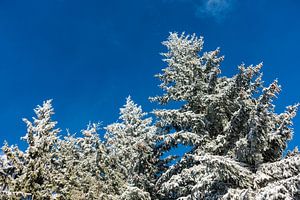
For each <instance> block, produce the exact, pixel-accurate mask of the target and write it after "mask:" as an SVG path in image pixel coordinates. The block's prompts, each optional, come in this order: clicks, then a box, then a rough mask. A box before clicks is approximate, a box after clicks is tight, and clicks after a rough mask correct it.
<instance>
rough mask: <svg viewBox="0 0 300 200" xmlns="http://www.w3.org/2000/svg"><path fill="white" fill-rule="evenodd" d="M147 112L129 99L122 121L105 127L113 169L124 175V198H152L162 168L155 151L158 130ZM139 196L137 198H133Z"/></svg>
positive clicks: (121, 116) (122, 114)
mask: <svg viewBox="0 0 300 200" xmlns="http://www.w3.org/2000/svg"><path fill="white" fill-rule="evenodd" d="M146 114H147V113H144V112H143V111H142V108H141V106H138V105H136V104H135V103H134V102H133V101H132V100H131V97H130V96H129V97H128V98H127V100H126V104H125V105H124V107H123V108H121V109H120V117H119V119H120V120H121V122H117V123H113V124H111V125H109V126H107V127H106V130H107V133H106V135H105V138H106V146H107V148H108V152H109V156H110V157H111V158H112V159H114V160H115V163H112V164H113V165H114V166H113V167H114V168H116V169H118V170H119V171H120V172H121V173H123V174H124V177H126V178H125V180H126V182H127V183H128V188H127V189H128V191H125V192H124V194H123V195H122V198H125V197H124V195H125V196H127V197H126V198H125V199H128V197H129V196H130V195H132V197H131V199H150V194H151V192H152V191H153V188H154V184H155V180H156V176H157V173H158V169H159V156H160V154H159V152H157V151H156V143H157V137H156V127H154V126H153V125H151V123H152V119H151V118H144V117H145V116H146ZM134 193H136V195H134Z"/></svg>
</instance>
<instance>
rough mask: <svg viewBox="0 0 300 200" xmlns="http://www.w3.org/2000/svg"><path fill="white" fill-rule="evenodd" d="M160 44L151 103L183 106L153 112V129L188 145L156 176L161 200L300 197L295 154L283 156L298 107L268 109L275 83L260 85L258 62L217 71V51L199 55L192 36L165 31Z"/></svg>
mask: <svg viewBox="0 0 300 200" xmlns="http://www.w3.org/2000/svg"><path fill="white" fill-rule="evenodd" d="M163 44H164V45H165V46H166V47H167V48H168V52H167V53H164V54H163V56H165V59H164V61H166V63H167V65H168V66H167V67H166V68H165V69H163V70H162V71H163V73H162V74H158V75H157V77H158V78H159V79H160V80H161V82H162V83H161V85H160V87H161V88H162V89H163V90H164V91H165V93H164V94H163V95H162V96H157V97H154V98H151V100H152V101H158V102H159V103H160V104H167V103H169V102H170V101H179V102H182V103H183V106H182V107H181V108H179V109H173V110H170V109H163V110H155V111H154V113H155V114H156V116H157V117H158V118H159V121H158V122H157V126H158V127H159V128H160V129H161V130H162V131H161V132H164V133H165V135H168V138H171V139H169V140H171V141H172V142H169V143H170V144H172V145H177V144H178V143H183V144H189V145H192V147H193V148H192V150H191V151H190V152H188V153H187V154H185V155H184V156H183V158H182V159H181V160H180V162H178V163H177V164H176V165H174V166H172V167H171V168H170V169H169V170H168V171H167V172H165V173H164V174H162V176H161V177H160V178H159V180H158V181H157V183H156V186H157V189H158V193H159V194H160V199H297V198H300V177H299V174H300V162H299V161H300V155H299V153H292V154H291V155H290V156H289V157H283V152H284V151H285V149H286V147H287V142H288V141H289V140H290V139H291V138H292V132H293V131H292V128H291V127H290V125H292V121H291V120H292V118H293V117H294V116H295V114H296V110H297V107H298V105H295V106H289V107H287V110H286V111H285V112H284V113H281V114H276V113H275V112H274V107H275V106H274V105H273V103H272V101H273V99H274V98H275V97H276V94H278V93H279V92H280V86H279V85H278V83H277V80H275V81H274V82H273V83H272V84H271V85H270V86H268V87H263V83H262V81H261V78H262V74H261V72H260V69H261V67H262V64H258V65H256V66H249V67H245V66H244V65H241V66H239V73H238V74H237V75H235V76H233V77H231V78H228V77H224V76H220V73H221V70H220V68H219V66H220V64H221V61H222V60H223V59H224V57H223V56H220V57H219V56H218V55H219V52H220V50H219V49H216V50H214V51H211V52H204V53H203V54H202V55H200V51H201V50H202V48H203V38H198V37H196V36H195V35H192V36H190V35H185V34H181V35H178V34H177V33H171V34H170V36H169V38H168V40H167V41H166V42H164V43H163ZM257 96H258V97H257ZM174 131H175V133H173V132H174ZM178 138H179V140H178Z"/></svg>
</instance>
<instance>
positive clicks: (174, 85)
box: [0, 33, 300, 200]
mask: <svg viewBox="0 0 300 200" xmlns="http://www.w3.org/2000/svg"><path fill="white" fill-rule="evenodd" d="M163 44H164V45H165V46H166V47H167V49H168V51H167V53H163V54H162V55H163V56H164V57H165V59H164V61H165V62H166V63H167V67H166V68H164V69H163V70H162V73H161V74H158V75H157V77H158V78H159V79H160V80H161V84H160V87H161V88H162V90H163V94H162V95H161V96H156V97H153V98H151V100H152V101H156V102H158V103H160V104H162V105H166V104H169V103H171V102H174V101H175V102H180V103H181V105H182V106H181V107H179V108H177V109H158V110H154V111H153V113H154V114H155V115H156V121H155V122H154V124H153V122H152V118H147V117H146V115H147V113H145V112H143V110H142V108H141V106H138V105H137V104H135V103H134V102H133V101H132V100H131V98H130V97H128V98H127V100H126V104H125V105H124V106H123V107H122V108H121V109H120V117H119V121H118V122H116V123H113V124H111V125H108V126H107V127H106V128H105V131H106V132H105V133H104V140H101V139H100V136H99V134H98V131H99V124H95V123H90V124H89V125H88V126H87V128H86V129H85V130H82V131H81V133H82V137H77V136H75V134H74V135H71V134H68V135H67V136H65V137H63V138H60V137H59V135H58V134H59V133H60V129H58V128H56V122H55V121H53V120H52V115H53V114H54V111H53V108H52V105H51V100H48V101H45V102H44V103H43V105H42V106H38V107H37V108H36V109H35V110H34V111H35V113H36V115H37V117H36V118H33V122H31V121H29V120H27V119H24V122H25V123H26V124H27V133H26V135H25V137H23V139H25V140H26V142H27V144H28V147H27V149H26V151H25V152H23V151H21V150H20V149H19V148H18V147H17V146H9V145H8V144H7V143H5V144H4V146H3V147H2V151H3V153H4V154H3V155H1V157H0V199H3V200H7V199H11V200H15V199H28V200H32V199H45V200H48V199H49V200H50V199H57V200H58V199H59V200H65V199H66V200H68V199H70V200H85V199H88V200H93V199H96V200H97V199H99V200H117V199H122V200H150V199H157V200H158V199H161V200H167V199H177V200H189V199H190V200H202V199H212V200H213V199H220V200H222V199H223V200H229V199H237V200H240V199H243V200H252V199H253V200H254V199H255V200H256V199H258V200H267V199H274V200H277V199H286V200H292V199H300V153H299V151H298V149H297V148H295V149H294V150H293V151H287V153H284V152H286V150H287V142H288V141H289V140H291V139H292V136H293V129H292V128H291V125H292V119H293V117H295V115H296V112H297V109H298V104H296V105H294V106H288V107H287V108H286V111H284V112H283V113H280V114H277V113H276V112H275V105H274V104H273V100H274V98H275V97H276V95H278V94H279V92H280V86H279V84H278V81H277V80H275V81H274V82H273V83H271V84H270V85H269V86H267V87H264V86H263V82H262V73H261V71H260V70H261V68H262V64H258V65H256V66H252V65H251V66H248V67H246V66H245V65H244V64H242V65H240V66H239V72H238V73H237V74H236V75H234V76H233V77H225V76H221V70H220V65H221V62H222V61H223V59H224V57H223V56H219V53H220V50H219V49H216V50H214V51H210V52H204V53H203V54H200V52H201V50H202V48H203V38H201V37H200V38H199V37H196V36H195V35H185V34H181V35H178V34H177V33H171V34H170V36H169V38H168V40H167V41H165V42H163ZM178 145H189V146H191V147H192V148H191V150H189V151H188V152H187V153H185V154H184V155H183V156H182V157H181V158H180V159H179V161H177V162H175V164H173V165H171V163H170V162H171V161H174V159H176V158H177V157H176V156H172V155H169V156H167V157H166V158H164V157H163V155H164V154H168V152H169V151H170V150H171V149H172V148H176V147H178Z"/></svg>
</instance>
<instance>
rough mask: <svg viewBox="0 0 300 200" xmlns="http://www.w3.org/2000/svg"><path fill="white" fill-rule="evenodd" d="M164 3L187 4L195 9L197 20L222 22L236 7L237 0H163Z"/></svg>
mask: <svg viewBox="0 0 300 200" xmlns="http://www.w3.org/2000/svg"><path fill="white" fill-rule="evenodd" d="M163 2H164V3H176V2H177V3H188V4H191V5H192V6H193V7H194V8H195V16H196V17H198V18H213V19H215V20H216V21H222V20H223V19H224V18H225V17H226V16H227V15H228V14H229V12H230V11H232V10H233V8H234V7H235V5H236V2H237V0H163Z"/></svg>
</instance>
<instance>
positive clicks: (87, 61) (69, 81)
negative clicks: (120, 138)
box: [0, 0, 300, 148]
mask: <svg viewBox="0 0 300 200" xmlns="http://www.w3.org/2000/svg"><path fill="white" fill-rule="evenodd" d="M299 9H300V1H297V0H281V1H280V0H276V1H271V0H269V1H267V0H256V1H255V0H243V1H238V0H131V1H122V0H109V1H103V0H88V1H78V0H27V1H21V0H2V1H0V91H1V93H0V110H1V112H0V121H1V126H0V142H1V143H2V142H3V141H4V139H6V140H7V141H8V142H9V143H10V144H16V143H17V144H20V145H21V146H22V145H24V143H20V141H19V138H20V137H21V136H23V135H24V134H25V133H26V127H25V125H24V123H23V122H22V120H21V119H22V118H23V117H27V118H31V117H32V116H33V111H32V109H33V108H34V107H35V106H36V105H37V104H41V103H42V101H43V100H46V99H53V100H54V108H55V110H56V115H55V119H56V120H58V122H59V123H58V126H59V127H60V128H61V129H62V130H63V131H65V129H66V128H69V130H70V132H72V133H74V132H79V131H80V130H81V129H83V128H85V126H86V124H87V123H88V122H89V121H102V122H103V124H104V125H107V124H109V123H112V122H115V121H116V120H117V118H118V113H119V107H121V106H122V105H123V104H124V103H125V98H126V97H127V96H128V95H129V94H130V95H131V96H132V98H133V99H134V100H135V101H136V102H137V103H138V104H141V105H142V106H143V108H144V110H145V111H151V109H153V108H156V107H157V105H156V104H154V103H149V102H148V96H154V95H155V94H157V93H159V92H160V90H159V89H158V87H157V84H158V81H157V80H156V79H155V78H154V77H153V75H154V74H156V73H158V72H160V70H161V69H162V68H163V67H164V66H165V65H164V63H163V62H162V61H161V56H160V55H159V53H160V52H163V51H165V49H164V47H163V46H162V45H161V42H162V41H163V40H165V39H166V38H167V36H168V33H169V32H170V31H172V32H173V31H177V32H182V31H185V32H187V33H196V34H197V35H202V36H204V39H205V50H213V49H215V48H216V47H221V53H222V54H223V55H225V61H224V62H223V64H222V67H221V69H222V72H223V75H227V76H231V75H233V74H234V73H236V72H237V65H239V64H241V63H242V62H244V63H245V64H246V65H250V64H257V63H259V62H261V61H263V62H264V68H263V72H264V79H265V81H266V84H268V83H270V82H271V81H272V80H273V79H275V78H278V79H279V83H280V84H281V85H282V89H283V91H282V93H281V95H280V96H279V99H278V100H276V104H277V108H276V110H277V111H278V112H280V111H283V109H284V108H285V106H286V105H289V104H294V103H296V102H299V101H300V92H299V85H300V79H299V77H298V76H299V73H300V69H299V67H300V59H299V49H298V47H299V44H300V37H299V35H300V20H299V19H300V12H299ZM294 123H295V126H294V129H295V137H294V138H295V139H294V141H293V142H291V144H290V148H292V147H293V146H295V145H296V144H299V143H300V117H299V116H297V117H296V118H295V120H294Z"/></svg>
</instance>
